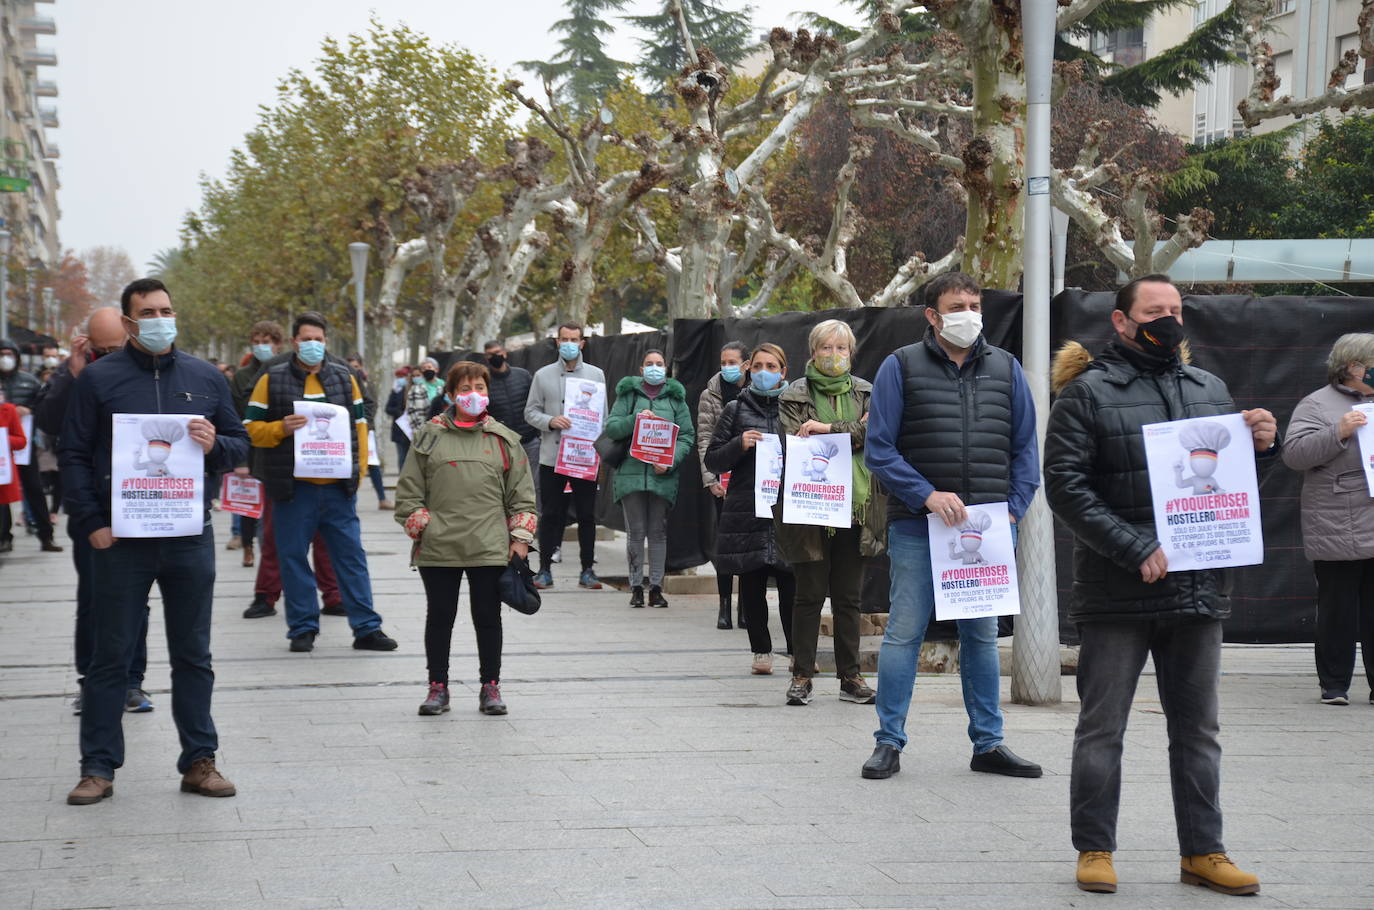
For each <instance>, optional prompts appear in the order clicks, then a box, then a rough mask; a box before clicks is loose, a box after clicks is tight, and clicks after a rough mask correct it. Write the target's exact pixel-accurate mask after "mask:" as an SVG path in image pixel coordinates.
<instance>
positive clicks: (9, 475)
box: [0, 429, 14, 508]
mask: <svg viewBox="0 0 1374 910" xmlns="http://www.w3.org/2000/svg"><path fill="white" fill-rule="evenodd" d="M13 482H14V455H13V454H11V453H10V434H9V430H8V429H3V430H0V487H3V486H4V485H5V484H8V483H13ZM4 508H9V507H8V506H5V507H4Z"/></svg>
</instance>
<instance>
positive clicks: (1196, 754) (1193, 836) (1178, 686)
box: [1069, 620, 1225, 856]
mask: <svg viewBox="0 0 1374 910" xmlns="http://www.w3.org/2000/svg"><path fill="white" fill-rule="evenodd" d="M1078 634H1079V637H1080V639H1081V641H1082V646H1081V647H1080V648H1079V653H1078V698H1079V701H1080V702H1081V704H1082V707H1081V708H1080V709H1079V713H1078V729H1077V731H1075V733H1074V740H1073V772H1072V777H1071V778H1070V781H1069V817H1070V821H1071V824H1072V828H1073V846H1074V849H1076V850H1079V851H1083V850H1108V851H1113V850H1116V817H1117V810H1118V808H1119V807H1120V804H1121V752H1122V739H1123V737H1124V736H1125V733H1126V722H1127V720H1128V719H1129V717H1130V713H1131V700H1132V699H1133V698H1134V697H1135V688H1136V682H1137V681H1138V680H1139V678H1140V671H1141V670H1142V669H1144V667H1145V658H1146V657H1153V658H1154V664H1155V674H1156V682H1157V684H1158V686H1159V703H1160V706H1161V707H1162V708H1163V709H1164V719H1165V724H1166V727H1167V729H1168V733H1169V780H1170V782H1171V783H1172V784H1173V794H1174V822H1175V824H1176V826H1177V828H1178V850H1179V854H1180V855H1183V856H1192V855H1196V854H1199V853H1222V852H1225V848H1224V847H1223V846H1222V843H1221V800H1220V793H1221V745H1220V743H1218V742H1217V733H1218V731H1219V730H1220V724H1219V722H1218V720H1217V682H1218V677H1219V674H1220V672H1221V621H1220V620H1202V621H1195V622H1177V621H1171V622H1151V621H1141V622H1133V621H1123V622H1085V623H1080V624H1079V626H1078Z"/></svg>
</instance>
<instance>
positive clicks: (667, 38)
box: [625, 0, 757, 95]
mask: <svg viewBox="0 0 1374 910" xmlns="http://www.w3.org/2000/svg"><path fill="white" fill-rule="evenodd" d="M661 5H662V10H661V11H660V12H658V13H655V14H653V15H651V16H626V17H625V21H627V22H629V23H630V24H632V25H634V26H635V27H636V28H639V29H642V30H644V31H645V32H646V33H647V34H648V37H646V38H641V39H639V46H640V49H641V51H642V52H643V53H642V60H641V62H640V65H639V71H640V72H641V73H643V74H644V77H645V78H646V79H647V80H648V81H649V84H651V85H653V86H655V87H657V88H658V90H659V92H660V93H661V94H665V95H666V94H667V93H668V87H669V86H670V85H671V83H672V81H673V79H674V78H675V77H676V76H677V74H678V73H679V72H680V71H681V70H682V68H683V67H684V66H685V65H686V63H687V52H686V49H685V48H684V47H683V45H682V37H681V33H680V32H679V31H678V26H677V18H676V17H675V16H674V15H673V12H672V3H671V2H669V0H664V2H663V3H662V4H661ZM682 12H683V16H684V17H685V18H686V20H687V27H688V28H689V29H690V30H691V32H692V40H693V42H694V43H695V44H696V46H697V48H698V49H700V48H703V47H705V48H710V50H711V53H713V54H715V55H716V57H717V58H718V59H719V60H720V61H721V62H722V63H724V64H725V65H726V66H727V67H734V66H735V65H736V64H737V63H739V62H740V61H741V60H743V59H744V58H745V57H746V56H748V55H749V52H750V51H752V50H753V49H754V48H755V47H756V46H757V41H756V39H755V36H754V31H753V19H752V15H753V12H754V8H753V7H752V6H745V7H743V8H740V9H730V8H729V7H727V6H725V5H723V4H721V3H715V2H712V0H682Z"/></svg>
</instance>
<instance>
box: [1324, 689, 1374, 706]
mask: <svg viewBox="0 0 1374 910" xmlns="http://www.w3.org/2000/svg"><path fill="white" fill-rule="evenodd" d="M1372 697H1374V696H1372ZM1322 704H1324V705H1348V704H1350V696H1349V695H1348V694H1347V693H1345V692H1337V691H1336V690H1335V689H1329V690H1327V691H1326V692H1323V693H1322Z"/></svg>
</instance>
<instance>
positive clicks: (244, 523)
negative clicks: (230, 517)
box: [239, 515, 261, 549]
mask: <svg viewBox="0 0 1374 910" xmlns="http://www.w3.org/2000/svg"><path fill="white" fill-rule="evenodd" d="M260 522H261V519H259V518H249V517H248V516H247V515H240V516H239V539H240V540H242V541H243V545H244V546H245V547H248V548H250V549H251V548H252V547H253V545H254V543H255V542H256V541H257V539H258V524H259V523H260Z"/></svg>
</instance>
